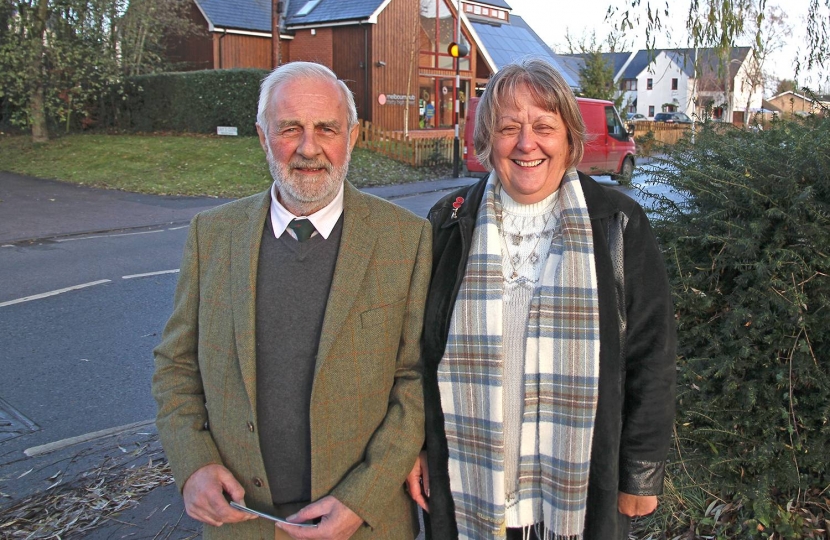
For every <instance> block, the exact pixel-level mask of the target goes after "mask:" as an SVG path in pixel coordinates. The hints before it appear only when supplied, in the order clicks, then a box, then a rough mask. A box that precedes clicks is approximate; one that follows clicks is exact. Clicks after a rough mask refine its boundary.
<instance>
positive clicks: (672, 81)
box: [671, 79, 677, 90]
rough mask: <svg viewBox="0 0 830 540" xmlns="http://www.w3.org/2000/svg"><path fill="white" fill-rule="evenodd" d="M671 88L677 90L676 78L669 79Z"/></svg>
mask: <svg viewBox="0 0 830 540" xmlns="http://www.w3.org/2000/svg"><path fill="white" fill-rule="evenodd" d="M671 89H672V90H677V79H672V80H671Z"/></svg>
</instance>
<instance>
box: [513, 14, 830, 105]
mask: <svg viewBox="0 0 830 540" xmlns="http://www.w3.org/2000/svg"><path fill="white" fill-rule="evenodd" d="M506 1H507V3H508V4H510V6H511V7H512V8H513V13H515V14H517V15H521V16H522V17H523V18H524V19H525V21H526V22H527V23H528V24H529V25H530V26H531V27H532V28H533V29H534V30H535V31H536V33H537V34H539V36H540V37H541V38H542V39H543V40H544V41H545V42H546V43H547V44H548V45H550V46H551V47H553V49H554V51H555V52H560V53H565V52H568V50H567V42H566V39H565V35H566V33H568V34H570V35H571V36H572V37H573V38H576V40H577V41H579V39H580V38H581V37H582V36H590V34H591V31H595V32H596V36H597V40H598V41H600V42H602V41H604V39H605V37H606V36H607V35H608V33H609V32H610V31H611V29H612V28H613V24H612V23H611V22H606V21H605V14H606V12H607V11H608V7H609V5H610V6H615V7H621V8H622V9H625V6H628V5H630V1H625V0H568V1H567V2H556V1H553V0H506ZM654 4H658V5H662V2H659V1H658V2H652V5H654ZM768 4H778V5H780V6H781V7H782V8H783V9H784V11H785V13H787V24H789V25H790V26H791V27H792V32H793V34H792V36H791V37H790V38H789V40H788V43H787V46H786V47H785V48H784V49H783V50H782V51H780V52H778V53H776V54H774V55H772V56H771V58H770V59H769V60H768V61H767V63H766V65H765V71H767V72H768V73H769V74H771V75H774V76H775V77H777V78H786V79H792V78H794V76H795V73H794V70H795V59H796V55H797V54H798V53H799V49H802V51H801V52H803V49H804V48H805V46H806V43H807V39H806V31H805V27H806V23H805V19H806V16H807V6H808V0H787V1H786V2H784V1H783V0H768ZM688 6H689V2H688V0H685V1H680V2H672V3H671V7H670V9H671V10H672V11H670V14H669V15H670V17H669V19H668V20H665V21H663V23H664V26H666V27H667V29H666V30H665V31H664V32H662V33H661V34H660V35H659V36H657V40H656V46H657V47H658V48H669V47H688V46H689V44H688V41H687V36H688V33H687V32H686V29H685V17H686V13H687V11H688ZM672 8H673V9H672ZM751 39H752V38H751V37H747V38H744V39H743V41H742V42H739V43H738V44H739V45H744V46H748V45H750V44H751ZM626 42H627V43H628V44H630V45H631V50H638V49H644V48H645V47H646V43H645V25H642V27H641V28H636V27H635V29H634V31H629V35H627V36H626ZM814 71H815V70H814ZM825 76H826V74H825ZM818 79H819V74H818V73H815V72H813V73H807V74H802V75H800V76H799V83H800V84H802V85H803V84H807V85H808V86H811V87H815V88H818V87H819V86H820V82H819V80H818ZM822 86H824V87H825V91H826V92H830V88H827V84H826V81H825V84H824V85H822ZM768 97H769V96H768Z"/></svg>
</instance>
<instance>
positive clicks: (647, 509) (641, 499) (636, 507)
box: [617, 491, 657, 518]
mask: <svg viewBox="0 0 830 540" xmlns="http://www.w3.org/2000/svg"><path fill="white" fill-rule="evenodd" d="M617 508H618V509H619V511H620V513H621V514H623V515H626V516H628V517H632V518H635V517H641V516H647V515H649V514H650V513H652V512H654V511H655V510H656V509H657V495H630V494H628V493H623V492H622V491H620V493H619V495H618V496H617Z"/></svg>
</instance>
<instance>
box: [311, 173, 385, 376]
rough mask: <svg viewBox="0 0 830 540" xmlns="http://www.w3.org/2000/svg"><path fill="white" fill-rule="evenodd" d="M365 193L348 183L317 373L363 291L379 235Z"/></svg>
mask: <svg viewBox="0 0 830 540" xmlns="http://www.w3.org/2000/svg"><path fill="white" fill-rule="evenodd" d="M365 197H366V195H363V194H362V193H360V192H359V191H358V190H357V189H356V188H355V187H353V186H352V185H351V184H349V183H348V182H347V183H346V185H345V188H344V194H343V233H342V237H341V240H340V250H339V251H338V254H337V263H336V264H335V267H334V277H333V278H332V283H331V292H330V293H329V300H328V305H327V307H326V315H325V317H324V319H323V330H322V332H321V335H320V345H319V348H318V352H317V364H316V366H315V368H314V373H315V375H316V374H317V373H318V372H319V371H320V368H321V366H322V364H323V362H324V361H325V359H326V357H327V356H328V354H329V351H330V350H331V346H332V344H333V343H334V340H335V338H336V337H337V334H338V332H339V331H340V328H341V327H342V326H343V323H344V322H345V320H346V317H348V315H349V312H350V311H351V309H352V306H353V305H354V302H355V299H356V298H357V295H358V294H359V293H360V292H361V291H360V290H359V289H360V284H361V283H362V282H363V276H364V275H365V274H366V269H367V268H368V267H369V261H370V259H371V257H372V252H373V251H374V247H375V241H376V235H375V234H374V232H373V229H374V227H373V226H372V224H371V223H370V220H369V215H370V210H369V207H368V205H367V204H366V202H365V200H364V199H365Z"/></svg>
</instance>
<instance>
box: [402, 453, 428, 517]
mask: <svg viewBox="0 0 830 540" xmlns="http://www.w3.org/2000/svg"><path fill="white" fill-rule="evenodd" d="M406 487H407V488H409V496H410V497H412V500H413V501H415V502H416V503H418V506H420V507H421V508H422V509H423V510H424V512H429V503H428V502H427V499H428V498H429V465H428V463H427V453H426V452H421V455H419V456H418V457H416V458H415V466H414V467H412V472H410V473H409V475H408V476H407V477H406Z"/></svg>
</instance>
